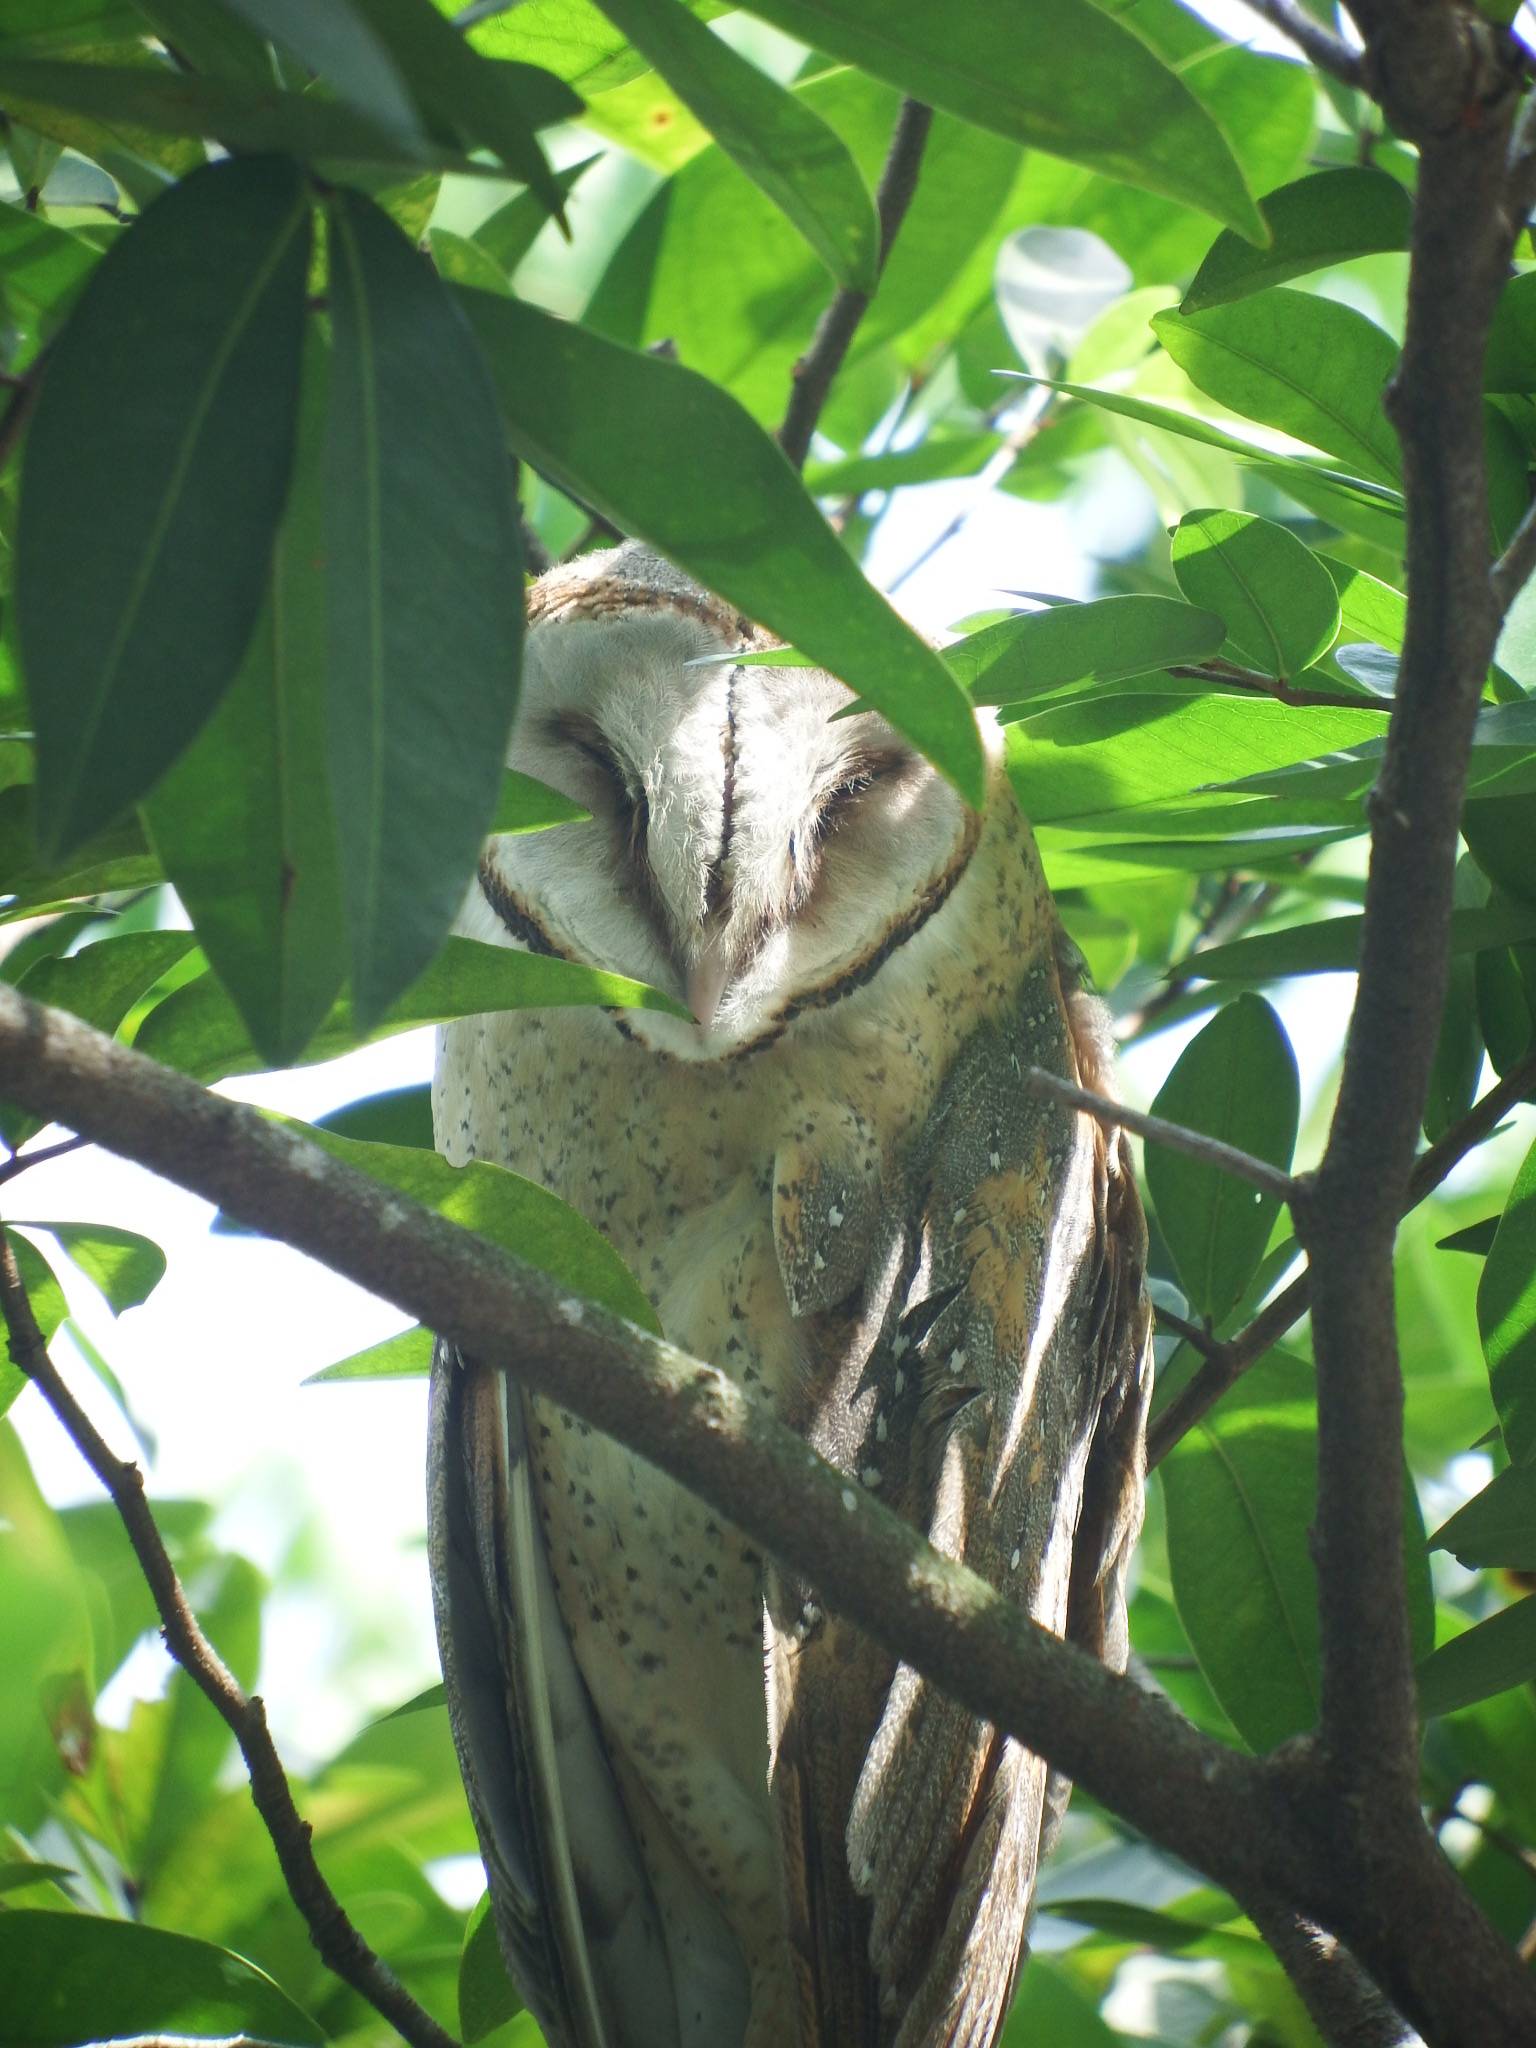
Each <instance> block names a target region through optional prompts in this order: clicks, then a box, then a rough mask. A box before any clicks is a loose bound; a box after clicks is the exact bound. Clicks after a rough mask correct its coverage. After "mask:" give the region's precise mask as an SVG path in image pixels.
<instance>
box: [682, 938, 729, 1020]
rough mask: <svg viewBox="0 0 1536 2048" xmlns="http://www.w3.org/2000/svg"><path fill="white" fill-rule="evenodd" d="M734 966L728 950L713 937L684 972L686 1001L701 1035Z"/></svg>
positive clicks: (721, 995)
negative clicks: (685, 972) (685, 974)
mask: <svg viewBox="0 0 1536 2048" xmlns="http://www.w3.org/2000/svg"><path fill="white" fill-rule="evenodd" d="M735 964H736V963H735V959H734V958H733V956H732V954H731V952H730V949H729V948H728V947H727V946H726V945H725V944H724V943H723V942H722V940H721V938H720V937H719V936H718V935H717V936H715V937H713V938H711V939H710V940H709V942H708V943H707V945H706V946H705V948H704V951H703V952H702V953H701V954H700V955H699V957H698V959H697V960H695V961H694V963H693V965H692V966H691V967H690V968H689V969H688V973H687V976H686V979H685V984H684V987H685V993H686V1000H687V1003H688V1007H689V1009H690V1010H692V1012H693V1015H694V1020H695V1022H696V1023H697V1024H698V1027H699V1030H700V1031H701V1032H703V1031H707V1030H708V1029H709V1027H710V1025H711V1024H713V1023H714V1021H715V1017H716V1014H717V1013H718V1011H719V1008H720V1002H721V998H722V997H723V996H724V994H725V991H726V987H727V984H728V983H729V981H730V978H731V970H732V968H733V967H734V966H735Z"/></svg>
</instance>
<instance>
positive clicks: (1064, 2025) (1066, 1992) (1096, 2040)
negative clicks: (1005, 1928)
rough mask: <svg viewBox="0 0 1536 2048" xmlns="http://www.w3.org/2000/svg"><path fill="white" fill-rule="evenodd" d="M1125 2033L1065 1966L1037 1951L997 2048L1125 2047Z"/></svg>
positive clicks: (1012, 2006)
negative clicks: (1103, 2014) (1102, 2012)
mask: <svg viewBox="0 0 1536 2048" xmlns="http://www.w3.org/2000/svg"><path fill="white" fill-rule="evenodd" d="M1123 2040H1124V2036H1123V2035H1121V2034H1119V2033H1117V2032H1116V2031H1115V2029H1114V2028H1113V2027H1111V2026H1109V2025H1108V2024H1107V2022H1106V2021H1104V2020H1102V2019H1101V2018H1100V2017H1099V2010H1098V2005H1097V2002H1096V2000H1095V1999H1093V1998H1091V1997H1089V1996H1088V1995H1087V1994H1086V1993H1084V1992H1083V1991H1082V1990H1081V1989H1080V1988H1079V1986H1078V1985H1077V1983H1076V1982H1075V1981H1074V1980H1073V1979H1072V1978H1071V1977H1069V1976H1068V1975H1067V1973H1066V1971H1065V1969H1062V1968H1059V1967H1058V1966H1057V1965H1056V1964H1054V1963H1051V1962H1048V1961H1046V1960H1045V1959H1044V1958H1042V1957H1039V1956H1034V1957H1032V1958H1031V1960H1030V1965H1029V1968H1028V1969H1027V1970H1026V1971H1025V1972H1024V1975H1023V1978H1022V1980H1021V1981H1020V1984H1019V1988H1018V1991H1017V1993H1016V1994H1015V1997H1014V2001H1013V2004H1012V2005H1011V2006H1010V2007H1009V2010H1008V2022H1007V2025H1006V2026H1005V2027H1004V2028H1003V2031H1002V2035H1001V2038H1000V2040H999V2044H998V2048H1044V2044H1045V2043H1047V2042H1049V2044H1050V2048H1120V2044H1121V2042H1122V2041H1123Z"/></svg>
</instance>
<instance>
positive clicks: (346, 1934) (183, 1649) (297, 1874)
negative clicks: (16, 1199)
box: [0, 1232, 454, 2048]
mask: <svg viewBox="0 0 1536 2048" xmlns="http://www.w3.org/2000/svg"><path fill="white" fill-rule="evenodd" d="M0 1313H3V1315H4V1319H5V1326H6V1331H7V1334H8V1338H9V1350H10V1355H11V1359H12V1362H13V1363H14V1364H15V1365H17V1366H18V1367H19V1368H20V1369H21V1371H22V1372H24V1373H25V1374H26V1375H27V1378H28V1379H29V1380H31V1382H32V1383H33V1385H34V1386H35V1387H36V1388H37V1390H38V1392H39V1393H40V1394H41V1395H42V1397H43V1399H44V1400H45V1401H46V1402H47V1403H48V1406H49V1407H50V1408H51V1409H52V1410H53V1412H54V1414H55V1415H56V1416H57V1417H58V1419H59V1421H60V1422H61V1423H62V1425H63V1427H64V1430H65V1432H66V1434H67V1435H68V1436H69V1438H70V1440H71V1442H72V1443H73V1444H74V1445H75V1448H76V1449H77V1450H78V1451H79V1452H80V1455H81V1456H82V1457H83V1458H84V1459H85V1462H86V1463H87V1464H88V1465H89V1466H90V1468H91V1470H92V1471H93V1472H94V1473H95V1474H96V1477H97V1478H98V1479H99V1480H100V1481H101V1483H102V1485H103V1486H104V1487H105V1488H106V1490H107V1492H108V1493H109V1494H110V1495H111V1497H112V1502H113V1505H114V1506H115V1507H116V1509H117V1511H118V1514H119V1515H120V1516H121V1517H122V1521H123V1527H124V1529H125V1530H126V1531H127V1534H128V1541H129V1542H130V1543H131V1544H132V1546H133V1551H134V1555H135V1556H136V1557H137V1558H138V1560H139V1565H140V1568H141V1569H142V1571H143V1573H144V1577H145V1580H146V1581H147V1583H148V1585H149V1589H150V1592H151V1593H152V1594H153V1596H154V1602H155V1608H156V1611H157V1612H158V1613H159V1616H160V1622H161V1631H162V1633H163V1635H164V1637H165V1646H166V1648H167V1649H168V1650H169V1651H170V1653H171V1655H172V1656H173V1657H174V1658H175V1659H176V1662H177V1663H178V1664H179V1665H180V1666H181V1667H182V1669H183V1670H184V1671H185V1672H186V1673H187V1675H188V1677H189V1678H190V1679H191V1680H192V1682H193V1684H194V1685H195V1686H196V1687H197V1688H198V1690H199V1692H201V1693H202V1694H203V1696H204V1698H205V1699H207V1700H208V1701H209V1703H210V1704H211V1705H212V1706H213V1708H214V1710H215V1712H216V1713H217V1714H218V1715H219V1717H220V1719H221V1720H222V1721H223V1722H224V1723H225V1725H226V1726H227V1727H228V1728H229V1729H230V1730H231V1732H232V1733H233V1735H234V1738H235V1740H236V1741H237V1742H238V1743H239V1745H240V1754H241V1755H242V1756H243V1757H244V1759H245V1765H246V1769H247V1771H248V1772H249V1774H250V1781H251V1798H252V1799H253V1800H254V1802H255V1805H256V1810H257V1812H258V1813H259V1814H260V1815H261V1817H262V1820H263V1821H264V1822H265V1823H266V1828H267V1832H268V1834H269V1835H270V1836H271V1837H272V1846H273V1848H274V1849H275V1850H276V1851H277V1860H278V1862H279V1864H280V1865H281V1866H282V1872H283V1877H284V1879H285V1881H286V1882H287V1886H288V1891H289V1895H290V1896H291V1898H292V1900H293V1902H294V1904H295V1905H296V1906H297V1907H298V1909H299V1911H300V1912H301V1913H302V1914H303V1916H304V1919H305V1922H306V1923H307V1925H308V1927H309V1933H310V1939H311V1940H312V1941H313V1942H314V1944H315V1947H316V1948H317V1949H318V1950H319V1951H320V1954H321V1956H322V1958H323V1959H324V1961H325V1962H326V1964H327V1965H328V1966H329V1967H330V1968H331V1969H332V1970H334V1971H335V1972H336V1975H337V1976H338V1977H340V1978H341V1979H342V1980H343V1981H344V1982H345V1983H347V1984H350V1985H351V1987H352V1989H353V1990H354V1991H356V1992H358V1993H359V1994H360V1996H362V1997H363V1998H366V1999H367V2001H368V2003H369V2004H370V2005H371V2006H372V2007H373V2008H374V2010H375V2011H376V2012H378V2013H380V2014H381V2015H382V2016H383V2018H385V2019H386V2020H388V2022H389V2024H390V2025H391V2026H392V2027H393V2028H394V2029H395V2030H396V2032H397V2033H398V2034H400V2035H401V2037H402V2038H403V2039H404V2040H406V2041H408V2042H410V2043H412V2044H413V2048H454V2042H453V2037H452V2035H451V2034H448V2033H446V2032H445V2031H444V2029H443V2028H442V2027H440V2026H439V2025H438V2024H437V2022H436V2020H434V2019H433V2018H432V2017H431V2016H430V2015H429V2014H428V2013H425V2012H423V2011H422V2009H421V2007H420V2006H419V2005H418V2004H417V2003H416V2001H415V1999H414V1998H412V1997H411V1995H410V1993H409V1992H408V1991H407V1990H406V1989H405V1987H404V1985H403V1984H401V1983H400V1981H399V1979H398V1978H397V1977H396V1976H395V1975H394V1973H393V1971H391V1970H390V1969H389V1968H388V1967H387V1966H386V1965H385V1964H384V1963H382V1962H381V1961H380V1960H379V1958H378V1957H377V1956H376V1955H375V1954H374V1952H373V1950H372V1949H371V1948H369V1946H368V1944H367V1943H366V1942H365V1941H364V1940H363V1938H362V1936H361V1935H360V1934H359V1933H358V1931H357V1929H356V1928H355V1927H354V1926H353V1925H352V1923H351V1921H350V1920H349V1919H348V1918H347V1915H346V1913H345V1911H344V1910H343V1908H342V1905H341V1902H340V1900H339V1899H338V1898H337V1897H336V1895H335V1893H334V1892H333V1891H332V1890H331V1888H330V1886H329V1885H328V1884H327V1883H326V1881H325V1879H324V1878H323V1877H322V1876H321V1874H320V1868H319V1865H318V1864H317V1863H316V1862H315V1857H314V1851H313V1849H312V1847H311V1846H310V1829H309V1824H308V1823H307V1822H306V1821H305V1820H304V1819H303V1818H302V1817H301V1816H300V1814H299V1810H298V1808H297V1807H296V1806H295V1805H294V1803H293V1793H292V1791H291V1790H290V1788H289V1784H288V1779H287V1775H286V1774H285V1772H284V1770H283V1766H282V1761H281V1759H280V1758H279V1756H278V1754H277V1750H276V1748H275V1747H274V1745H273V1742H272V1737H271V1735H270V1733H269V1732H268V1729H267V1717H266V1711H265V1709H264V1707H263V1705H262V1702H261V1700H260V1699H259V1698H257V1697H256V1696H255V1695H251V1696H250V1697H247V1695H246V1694H245V1692H244V1691H243V1690H242V1688H241V1686H240V1685H239V1683H238V1681H237V1680H236V1679H235V1677H234V1675H233V1673H232V1672H231V1671H230V1670H229V1668H228V1667H227V1666H226V1665H225V1663H224V1661H223V1659H222V1658H221V1657H220V1656H219V1654H218V1652H217V1650H215V1649H214V1647H213V1645H212V1643H210V1642H209V1640H208V1638H207V1637H206V1636H205V1635H204V1634H203V1631H202V1629H201V1628H200V1626H199V1625H198V1621H197V1617H196V1615H195V1614H193V1612H192V1609H191V1607H190V1605H189V1604H188V1601H187V1596H186V1592H185V1590H184V1588H183V1587H182V1584H181V1581H180V1579H179V1578H178V1577H177V1575H176V1568H175V1566H174V1565H173V1564H172V1563H171V1559H170V1554H169V1552H168V1551H167V1550H166V1547H165V1544H164V1542H163V1540H162V1539H161V1535H160V1531H159V1528H158V1527H157V1526H156V1523H155V1518H154V1515H153V1513H152V1512H151V1510H150V1506H149V1503H148V1501H147V1500H146V1499H145V1497H144V1479H143V1475H142V1474H141V1473H140V1471H139V1468H138V1466H137V1465H133V1464H128V1463H125V1462H124V1461H123V1460H122V1459H120V1458H117V1457H114V1455H113V1453H112V1451H111V1449H110V1448H109V1446H108V1444H107V1443H106V1440H105V1439H104V1438H103V1437H102V1436H101V1434H100V1433H99V1431H98V1430H97V1429H96V1426H95V1424H94V1423H93V1422H92V1421H91V1419H90V1417H89V1416H88V1415H87V1414H86V1413H85V1410H84V1409H83V1408H82V1407H81V1406H80V1404H79V1402H78V1401H76V1399H75V1397H74V1395H73V1394H71V1392H70V1391H69V1389H68V1387H67V1386H66V1385H65V1384H64V1381H63V1380H62V1379H61V1378H60V1376H59V1373H58V1370H57V1368H56V1367H55V1365H54V1363H53V1361H52V1359H51V1358H50V1357H49V1356H48V1348H47V1345H46V1344H45V1342H44V1340H43V1333H42V1331H41V1330H40V1329H39V1328H38V1326H37V1318H36V1316H35V1315H34V1314H33V1313H32V1303H31V1301H30V1299H29V1298H28V1295H27V1290H26V1286H25V1284H24V1282H23V1280H22V1277H21V1273H20V1270H19V1268H18V1266H17V1264H16V1254H15V1251H14V1250H13V1249H12V1246H11V1242H10V1239H9V1238H8V1237H6V1236H5V1235H4V1233H3V1232H0Z"/></svg>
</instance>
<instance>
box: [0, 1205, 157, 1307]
mask: <svg viewBox="0 0 1536 2048" xmlns="http://www.w3.org/2000/svg"><path fill="white" fill-rule="evenodd" d="M16 1221H17V1223H18V1225H19V1226H20V1227H21V1228H22V1229H23V1230H46V1231H48V1232H49V1233H50V1235H52V1236H53V1237H56V1238H57V1239H58V1241H59V1243H60V1244H61V1245H62V1246H63V1247H64V1249H65V1251H66V1252H67V1253H68V1254H69V1256H70V1258H71V1259H73V1260H74V1262H75V1264H76V1265H77V1266H78V1267H79V1268H80V1270H81V1272H82V1273H84V1274H85V1276H86V1278H87V1279H88V1280H90V1281H92V1282H93V1283H94V1284H95V1285H96V1286H97V1287H99V1288H100V1290H101V1292H102V1293H103V1294H104V1295H105V1296H106V1298H107V1301H108V1303H109V1304H110V1306H111V1309H112V1313H113V1314H114V1315H121V1313H122V1312H123V1310H124V1309H125V1308H137V1307H138V1305H139V1303H140V1302H142V1301H148V1299H149V1297H150V1295H151V1294H153V1293H154V1291H155V1289H156V1288H157V1287H158V1286H159V1285H160V1282H161V1281H162V1280H163V1279H164V1277H165V1253H164V1252H163V1251H161V1249H160V1247H159V1245H157V1244H156V1243H155V1242H154V1240H153V1239H152V1238H148V1237H141V1236H140V1235H139V1233H138V1231H136V1230H123V1229H121V1228H119V1226H118V1225H117V1224H115V1223H39V1222H36V1221H34V1220H33V1219H32V1218H31V1217H29V1216H19V1217H17V1219H16Z"/></svg>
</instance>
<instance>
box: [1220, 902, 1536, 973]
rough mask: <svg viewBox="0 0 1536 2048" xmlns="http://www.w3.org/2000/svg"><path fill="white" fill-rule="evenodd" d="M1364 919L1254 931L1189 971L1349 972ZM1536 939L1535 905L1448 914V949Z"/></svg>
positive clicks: (1336, 919) (1354, 962) (1472, 948)
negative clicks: (1533, 906) (1249, 935)
mask: <svg viewBox="0 0 1536 2048" xmlns="http://www.w3.org/2000/svg"><path fill="white" fill-rule="evenodd" d="M1364 924H1365V920H1364V918H1363V917H1356V916H1349V917H1330V918H1325V919H1323V920H1321V921H1320V922H1319V923H1316V924H1297V925H1289V926H1287V927H1285V928H1284V929H1283V930H1280V931H1273V932H1255V933H1254V935H1253V936H1252V937H1251V938H1247V939H1234V940H1233V941H1232V943H1231V944H1230V945H1227V946H1211V947H1209V948H1208V949H1207V950H1206V951H1204V952H1200V953H1196V954H1194V955H1192V956H1191V958H1190V959H1189V961H1188V962H1187V963H1186V964H1187V965H1188V967H1189V969H1190V971H1191V972H1192V973H1193V974H1195V975H1197V976H1199V977H1200V978H1201V979H1202V980H1205V981H1270V980H1278V979H1279V978H1280V977H1282V976H1284V975H1288V974H1347V973H1349V972H1350V971H1351V970H1352V969H1354V968H1355V967H1358V966H1359V964H1360V937H1361V933H1362V931H1363V929H1364ZM1530 938H1536V909H1532V910H1528V909H1526V908H1525V907H1524V906H1523V905H1520V904H1504V905H1500V906H1498V907H1490V908H1488V909H1487V910H1453V911H1452V912H1451V947H1452V950H1453V952H1456V953H1476V952H1479V951H1481V949H1482V948H1483V947H1485V946H1503V945H1508V944H1510V943H1511V942H1516V941H1519V940H1521V939H1530Z"/></svg>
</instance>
